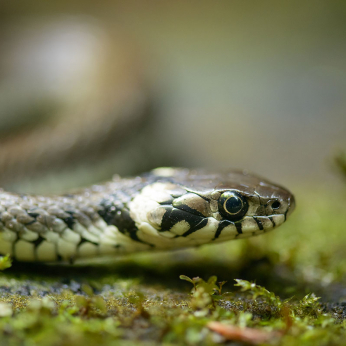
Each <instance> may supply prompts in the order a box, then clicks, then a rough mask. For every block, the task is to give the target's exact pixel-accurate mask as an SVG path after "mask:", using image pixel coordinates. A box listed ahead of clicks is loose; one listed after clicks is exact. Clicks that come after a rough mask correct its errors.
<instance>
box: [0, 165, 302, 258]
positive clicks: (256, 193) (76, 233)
mask: <svg viewBox="0 0 346 346" xmlns="http://www.w3.org/2000/svg"><path fill="white" fill-rule="evenodd" d="M294 208H295V199H294V196H293V195H292V193H291V192H289V191H288V190H287V189H285V188H283V187H281V186H279V185H276V184H273V183H271V182H269V181H267V180H265V179H263V178H260V177H258V176H256V175H252V174H249V173H248V172H246V171H231V170H230V171H222V172H212V171H208V170H203V169H186V168H172V167H162V168H157V169H154V170H152V171H150V172H148V173H144V174H142V175H139V176H136V177H129V178H121V177H120V176H114V177H113V179H112V180H111V181H108V182H106V183H103V184H98V185H92V186H91V187H88V188H84V189H81V190H79V191H76V192H74V193H71V194H61V195H51V196H44V195H33V194H17V193H11V192H6V191H5V190H1V191H0V254H2V255H6V254H9V255H10V256H11V257H12V258H13V259H15V260H17V261H24V262H35V261H39V262H58V261H65V262H70V263H74V261H76V260H78V259H82V258H93V257H98V256H117V255H123V254H128V253H136V252H140V251H155V250H173V249H180V248H186V247H194V246H200V245H203V244H210V243H219V242H223V241H227V240H232V239H240V238H246V237H252V236H255V235H260V234H263V233H266V232H268V231H270V230H272V229H274V228H277V227H278V226H280V225H281V224H283V223H284V222H285V221H286V219H287V218H288V217H289V216H290V214H291V213H292V211H293V210H294Z"/></svg>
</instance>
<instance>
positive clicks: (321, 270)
mask: <svg viewBox="0 0 346 346" xmlns="http://www.w3.org/2000/svg"><path fill="white" fill-rule="evenodd" d="M301 191H302V192H301V193H300V194H298V196H297V201H298V208H297V212H295V213H294V214H293V215H292V218H291V219H290V220H289V222H287V224H285V225H283V226H282V227H280V229H279V230H277V231H275V232H272V233H269V234H266V235H263V236H261V237H257V238H252V239H249V240H242V241H238V242H229V243H225V244H220V245H212V246H205V247H202V248H200V249H198V250H187V251H179V252H175V253H157V254H139V255H136V256H131V257H124V258H121V259H117V260H116V261H113V262H102V263H93V264H79V265H76V266H67V265H66V266H64V265H49V266H48V265H38V264H32V265H30V264H19V263H13V264H12V267H11V268H9V269H7V270H6V271H4V272H1V274H0V335H1V337H0V338H1V344H2V345H25V346H26V345H28V346H29V345H30V346H31V345H47V346H55V345H73V346H75V345H76V344H83V345H99V344H105V345H118V344H119V343H121V344H122V345H153V344H160V345H161V344H165V345H178V344H179V345H181V344H187V345H213V344H219V343H227V342H229V341H230V340H236V341H237V342H238V343H240V344H242V343H245V342H246V343H248V344H249V343H250V344H257V345H262V344H273V345H297V344H299V345H340V344H343V343H344V340H345V337H346V332H345V326H346V322H345V321H344V320H345V316H346V309H345V306H346V304H344V303H343V301H344V299H345V297H344V295H345V294H346V293H345V292H346V283H345V281H344V274H343V273H345V271H346V260H345V256H344V246H345V245H344V244H345V243H346V232H345V225H346V215H345V212H344V210H345V208H344V205H345V197H344V196H343V193H342V191H339V193H335V191H333V192H329V191H324V190H323V189H319V190H317V189H309V190H307V189H306V188H305V189H301ZM330 201H333V203H330ZM0 263H1V264H0V267H2V269H5V267H8V265H9V264H10V263H9V262H8V259H4V258H3V259H0ZM3 264H4V265H3ZM179 276H180V278H181V279H183V280H180V279H179ZM217 278H218V279H219V280H218V279H217ZM203 279H204V280H203ZM235 279H237V281H234V280H235ZM225 280H227V282H226V281H225ZM234 284H235V285H236V286H234ZM312 292H314V293H315V294H313V293H312ZM318 297H321V298H318Z"/></svg>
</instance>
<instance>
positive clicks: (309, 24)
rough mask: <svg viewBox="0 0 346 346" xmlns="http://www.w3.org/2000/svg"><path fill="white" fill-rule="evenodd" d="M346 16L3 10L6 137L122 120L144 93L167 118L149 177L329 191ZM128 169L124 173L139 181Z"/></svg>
mask: <svg viewBox="0 0 346 346" xmlns="http://www.w3.org/2000/svg"><path fill="white" fill-rule="evenodd" d="M345 14H346V6H345V3H344V2H343V1H289V2H277V1H261V2H258V1H249V2H244V1H229V2H226V1H217V2H215V1H189V2H185V1H153V0H150V1H131V0H130V1H128V0H127V1H101V2H97V3H96V2H93V1H60V2H54V1H51V2H43V1H23V2H21V3H20V4H18V3H15V2H3V3H2V4H1V12H0V127H1V128H3V129H5V132H6V134H7V133H8V132H9V130H13V129H15V128H17V126H18V125H27V124H28V123H33V124H34V125H35V126H36V125H37V124H40V123H41V122H42V121H44V119H45V118H50V117H52V116H53V115H54V116H59V114H61V113H64V114H65V115H66V113H69V114H68V116H69V117H74V116H76V114H79V113H80V116H81V117H82V118H83V116H85V113H86V112H87V111H88V110H89V109H90V107H96V109H98V111H99V113H100V114H101V115H102V112H103V111H104V110H103V109H102V107H101V106H100V103H102V102H108V103H109V104H110V108H108V110H109V109H110V110H112V107H114V112H116V111H117V107H118V103H117V102H116V100H118V99H119V98H123V99H124V98H125V99H126V102H127V103H128V104H131V103H134V102H137V97H138V93H142V94H145V97H146V98H147V99H149V100H150V102H153V103H154V105H155V107H154V109H155V114H156V117H155V121H153V122H152V125H150V128H151V129H152V130H151V131H152V132H150V135H149V136H148V137H146V139H145V141H144V142H145V143H146V146H145V148H144V149H142V150H143V151H144V155H145V157H146V158H148V160H149V158H150V160H153V159H152V158H153V157H154V161H153V162H152V163H149V164H144V165H143V168H145V169H146V168H147V167H146V166H148V168H149V167H151V166H154V165H162V164H164V165H178V166H188V167H191V166H202V167H203V166H208V167H235V168H245V169H248V170H250V171H254V172H256V173H258V174H261V175H264V176H267V177H268V178H271V179H273V180H275V181H278V182H280V183H282V184H284V185H289V186H290V187H291V188H292V190H295V185H296V186H297V187H296V189H298V188H300V185H305V184H306V183H307V182H309V183H316V184H324V185H327V186H328V188H329V185H332V184H333V183H334V182H335V181H337V179H335V176H334V175H333V173H331V163H330V158H331V156H332V155H333V154H334V153H335V152H336V151H337V150H339V149H340V148H344V147H345V142H346V141H345V130H346V114H345V110H346V98H345V95H346V78H345V76H346V42H345V30H346V21H345ZM106 93H108V96H107V97H108V98H107V99H105V98H103V97H104V95H105V94H106ZM125 94H126V97H125V96H124V95H125ZM119 95H121V96H119ZM123 96H124V97H123ZM100 100H101V102H100ZM114 100H115V101H114ZM112 102H113V103H112ZM86 105H87V106H86ZM97 107H99V108H97ZM96 113H97V112H96ZM30 117H31V119H32V118H33V119H34V120H29V118H30ZM2 133H4V131H2ZM2 137H7V136H5V135H3V136H2ZM129 155H132V152H131V154H129ZM125 156H126V157H127V155H125ZM142 156H143V152H142V153H141V157H142ZM126 161H128V160H122V161H121V160H119V161H118V163H117V161H115V163H114V166H112V170H113V172H114V173H115V172H120V173H122V174H125V173H132V172H133V171H134V170H136V169H137V170H138V168H136V169H135V168H134V167H135V165H133V166H132V165H131V166H129V167H127V166H126ZM138 161H140V160H138ZM124 162H125V163H124ZM48 164H49V163H48ZM107 174H109V173H108V171H107ZM107 174H105V176H106V175H107ZM102 178H103V176H102Z"/></svg>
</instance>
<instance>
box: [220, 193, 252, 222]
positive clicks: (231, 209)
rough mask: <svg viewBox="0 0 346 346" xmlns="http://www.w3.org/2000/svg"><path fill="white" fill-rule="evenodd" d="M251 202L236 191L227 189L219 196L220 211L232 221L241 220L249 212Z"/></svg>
mask: <svg viewBox="0 0 346 346" xmlns="http://www.w3.org/2000/svg"><path fill="white" fill-rule="evenodd" d="M248 208H249V204H248V202H247V201H246V199H245V198H244V197H243V196H242V195H241V194H239V193H237V192H234V191H226V192H224V193H223V194H222V195H221V196H220V198H219V211H220V213H221V215H222V216H223V217H225V218H226V219H228V220H230V221H238V220H240V219H241V218H242V217H243V216H244V215H245V214H246V212H247V210H248Z"/></svg>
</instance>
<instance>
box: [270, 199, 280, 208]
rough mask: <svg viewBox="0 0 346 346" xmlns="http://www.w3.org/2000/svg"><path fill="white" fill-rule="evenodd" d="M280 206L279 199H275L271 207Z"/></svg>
mask: <svg viewBox="0 0 346 346" xmlns="http://www.w3.org/2000/svg"><path fill="white" fill-rule="evenodd" d="M280 207H281V203H280V202H279V201H275V202H273V204H272V209H279V208H280Z"/></svg>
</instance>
